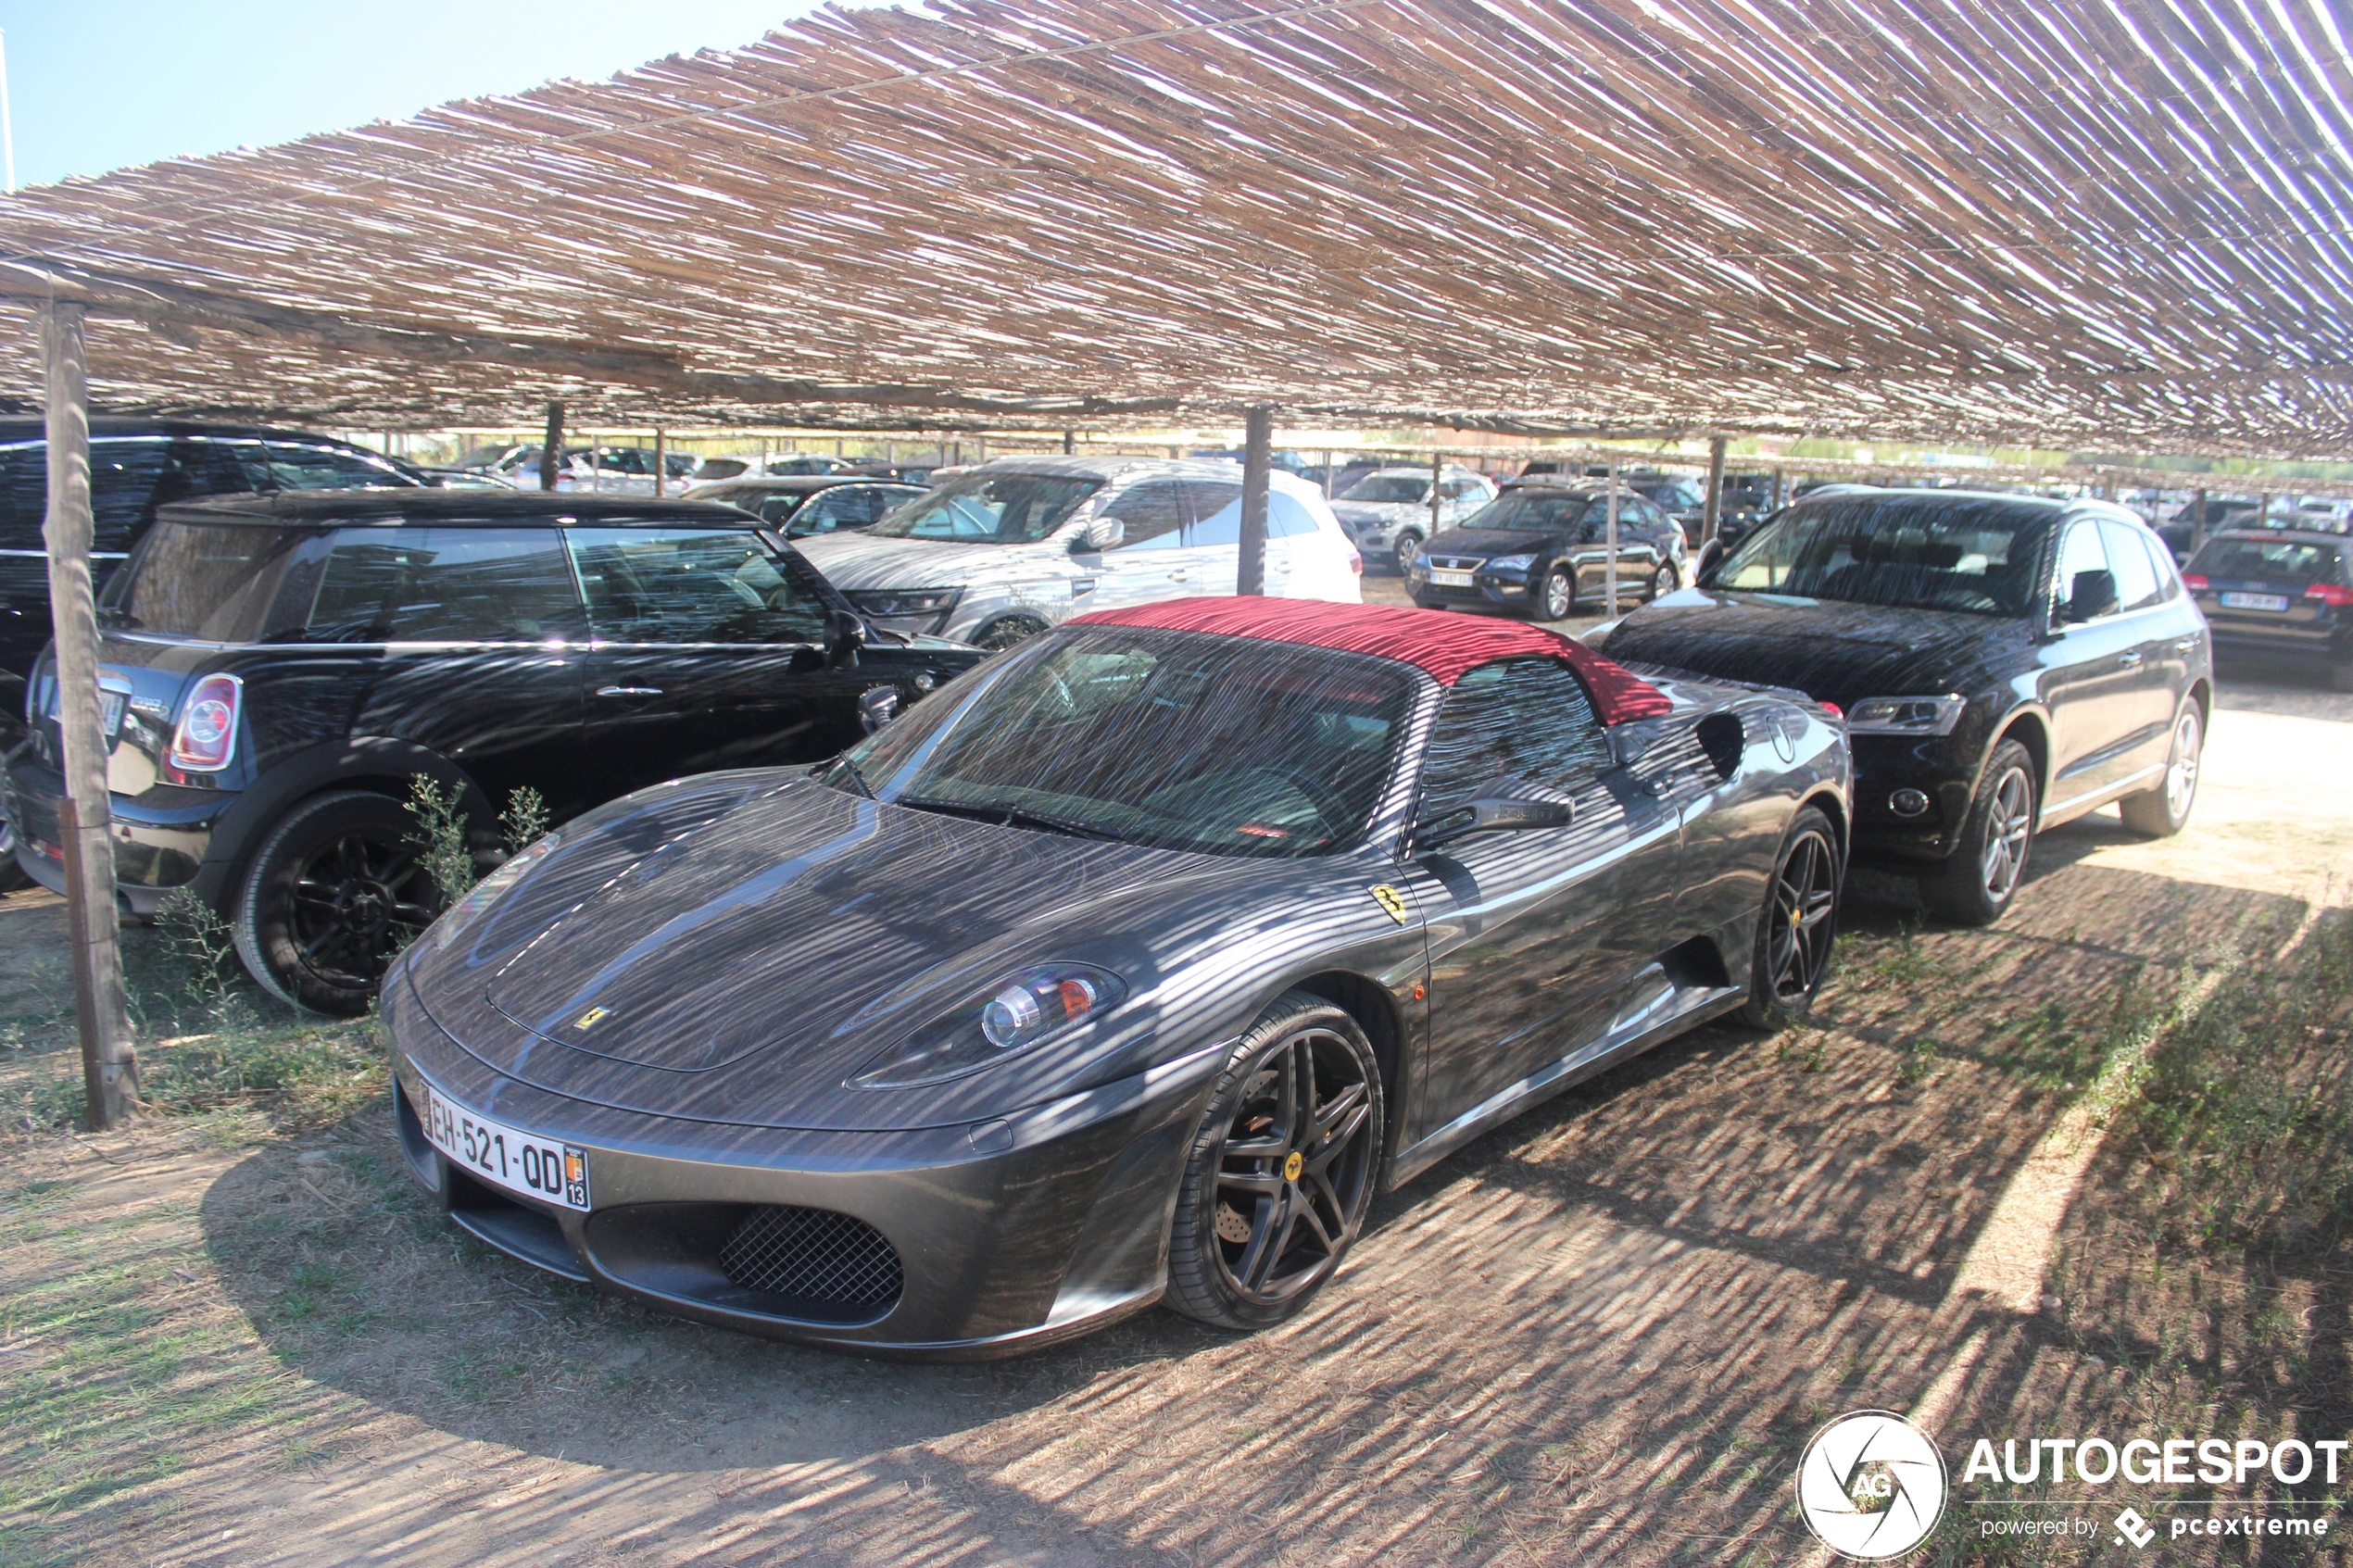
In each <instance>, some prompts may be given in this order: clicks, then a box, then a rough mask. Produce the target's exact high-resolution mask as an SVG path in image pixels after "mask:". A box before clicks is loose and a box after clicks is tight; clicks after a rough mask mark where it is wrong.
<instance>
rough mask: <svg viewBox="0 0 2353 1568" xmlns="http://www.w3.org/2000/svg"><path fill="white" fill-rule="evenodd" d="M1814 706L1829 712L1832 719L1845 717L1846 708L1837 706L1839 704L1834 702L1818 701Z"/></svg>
mask: <svg viewBox="0 0 2353 1568" xmlns="http://www.w3.org/2000/svg"><path fill="white" fill-rule="evenodd" d="M1814 706H1815V707H1817V708H1818V709H1821V710H1822V711H1823V712H1825V713H1827V714H1829V715H1830V716H1831V718H1833V719H1843V718H1845V717H1846V710H1845V709H1843V708H1841V707H1839V705H1838V704H1836V703H1834V702H1818V703H1816V704H1815V705H1814Z"/></svg>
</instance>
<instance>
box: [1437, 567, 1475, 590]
mask: <svg viewBox="0 0 2353 1568" xmlns="http://www.w3.org/2000/svg"><path fill="white" fill-rule="evenodd" d="M1429 580H1430V582H1431V583H1434V584H1436V585H1437V586H1438V587H1441V588H1467V587H1469V586H1470V585H1471V574H1470V573H1469V572H1467V571H1439V570H1438V568H1436V567H1434V566H1433V567H1431V568H1430V569H1429Z"/></svg>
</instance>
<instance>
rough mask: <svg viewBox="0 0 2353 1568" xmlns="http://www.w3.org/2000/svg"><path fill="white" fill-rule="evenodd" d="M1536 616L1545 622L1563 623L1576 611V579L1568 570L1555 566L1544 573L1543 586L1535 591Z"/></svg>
mask: <svg viewBox="0 0 2353 1568" xmlns="http://www.w3.org/2000/svg"><path fill="white" fill-rule="evenodd" d="M1536 602H1537V615H1538V617H1539V618H1540V619H1541V620H1545V621H1564V620H1567V618H1568V617H1569V616H1571V615H1573V614H1575V613H1576V610H1577V579H1575V578H1574V577H1571V576H1570V575H1569V574H1568V568H1567V567H1565V566H1556V567H1554V568H1553V569H1552V570H1551V571H1547V572H1546V573H1544V583H1543V586H1541V587H1540V588H1539V589H1537V591H1536Z"/></svg>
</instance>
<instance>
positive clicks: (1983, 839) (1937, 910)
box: [1920, 740, 2041, 925]
mask: <svg viewBox="0 0 2353 1568" xmlns="http://www.w3.org/2000/svg"><path fill="white" fill-rule="evenodd" d="M2037 793H2038V792H2037V791H2036V789H2035V785H2034V759H2033V758H2032V757H2031V756H2030V755H2028V753H2027V750H2026V747H2024V746H2020V745H2019V743H2018V742H2016V741H2014V740H2006V741H2004V742H2003V743H2002V744H2001V745H1999V746H1995V747H1994V756H1993V759H1992V760H1991V761H1989V762H1987V763H1986V765H1985V775H1984V777H1983V778H1982V779H1981V780H1980V781H1979V783H1978V786H1977V796H1976V797H1975V798H1974V799H1972V800H1971V801H1970V802H1969V817H1968V820H1967V821H1966V822H1963V824H1962V826H1961V838H1960V843H1958V844H1957V845H1956V846H1955V847H1954V849H1953V853H1952V855H1951V856H1950V857H1949V858H1948V859H1946V860H1945V862H1944V864H1943V865H1942V866H1940V867H1938V868H1937V869H1936V870H1934V871H1932V872H1928V873H1927V874H1925V875H1923V876H1922V877H1921V878H1920V901H1921V902H1922V903H1924V904H1926V905H1927V906H1928V908H1929V911H1930V912H1931V913H1932V914H1934V915H1936V916H1938V917H1939V918H1941V919H1944V920H1946V921H1950V922H1952V923H1953V924H1955V925H1991V924H1993V923H1994V922H1995V921H1997V920H2000V919H2001V918H2002V911H2004V910H2005V909H2008V908H2009V907H2010V903H2011V900H2013V899H2015V898H2016V897H2018V890H2019V887H2020V884H2022V883H2023V882H2024V881H2025V880H2026V860H2027V857H2028V856H2029V855H2031V854H2032V853H2033V850H2034V826H2035V817H2036V814H2037V812H2038V811H2039V809H2040V805H2041V802H2040V801H2039V799H2038V798H2037Z"/></svg>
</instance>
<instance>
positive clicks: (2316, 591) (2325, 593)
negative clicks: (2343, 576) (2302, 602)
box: [2304, 583, 2353, 608]
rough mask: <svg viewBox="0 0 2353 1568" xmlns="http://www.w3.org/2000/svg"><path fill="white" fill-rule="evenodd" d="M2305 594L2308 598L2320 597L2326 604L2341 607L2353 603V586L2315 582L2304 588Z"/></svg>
mask: <svg viewBox="0 0 2353 1568" xmlns="http://www.w3.org/2000/svg"><path fill="white" fill-rule="evenodd" d="M2304 596H2305V597H2306V598H2308V599H2318V600H2320V601H2321V602H2322V604H2324V605H2335V606H2337V607H2338V608H2343V607H2345V606H2347V605H2353V588H2340V587H2338V586H2337V585H2336V584H2335V583H2313V584H2312V585H2311V586H2310V587H2309V588H2307V589H2305V590H2304Z"/></svg>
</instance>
